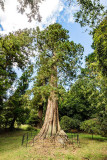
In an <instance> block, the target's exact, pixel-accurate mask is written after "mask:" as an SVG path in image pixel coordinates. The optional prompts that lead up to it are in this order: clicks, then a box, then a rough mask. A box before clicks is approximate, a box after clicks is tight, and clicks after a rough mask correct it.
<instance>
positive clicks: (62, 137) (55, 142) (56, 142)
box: [30, 130, 71, 148]
mask: <svg viewBox="0 0 107 160" xmlns="http://www.w3.org/2000/svg"><path fill="white" fill-rule="evenodd" d="M30 143H32V144H33V143H37V144H38V143H41V144H43V146H47V144H50V145H52V146H53V147H56V146H61V147H63V148H66V147H67V145H69V144H71V141H70V140H69V139H68V136H67V134H66V133H65V132H64V131H63V130H60V131H58V132H57V134H56V135H54V136H50V137H48V138H44V137H40V136H39V135H37V136H36V137H35V138H34V142H33V141H32V142H30Z"/></svg>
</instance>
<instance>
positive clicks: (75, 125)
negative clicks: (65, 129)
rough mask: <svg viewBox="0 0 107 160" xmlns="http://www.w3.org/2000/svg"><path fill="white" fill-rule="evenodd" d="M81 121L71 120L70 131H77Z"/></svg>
mask: <svg viewBox="0 0 107 160" xmlns="http://www.w3.org/2000/svg"><path fill="white" fill-rule="evenodd" d="M80 124H81V121H80V120H79V119H73V118H71V128H72V129H79V128H80Z"/></svg>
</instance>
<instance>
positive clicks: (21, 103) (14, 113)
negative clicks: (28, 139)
mask: <svg viewBox="0 0 107 160" xmlns="http://www.w3.org/2000/svg"><path fill="white" fill-rule="evenodd" d="M32 72H33V70H32V66H30V67H29V68H27V69H26V70H25V71H24V73H23V74H22V76H21V77H20V80H19V82H18V85H17V89H16V90H15V92H14V94H13V95H12V96H10V97H9V99H8V100H7V101H6V102H5V105H4V108H3V111H2V115H3V119H2V121H1V122H0V124H1V123H2V126H3V125H4V126H5V127H10V128H11V129H13V128H14V123H15V121H16V122H17V123H18V124H20V123H24V122H25V121H26V119H28V117H29V112H30V110H29V108H28V107H27V105H26V101H25V99H24V97H23V96H24V95H25V92H26V90H27V88H28V86H29V77H31V75H32Z"/></svg>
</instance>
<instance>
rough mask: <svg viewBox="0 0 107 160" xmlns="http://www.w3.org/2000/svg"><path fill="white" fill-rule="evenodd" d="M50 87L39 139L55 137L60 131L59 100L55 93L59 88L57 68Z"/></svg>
mask: <svg viewBox="0 0 107 160" xmlns="http://www.w3.org/2000/svg"><path fill="white" fill-rule="evenodd" d="M50 86H51V87H52V90H51V92H50V96H49V98H48V104H47V111H46V115H45V120H44V124H43V126H42V128H41V130H40V133H39V135H38V136H39V137H41V138H47V137H50V136H55V135H56V134H57V132H58V131H60V125H59V116H58V100H57V95H56V93H55V88H57V67H56V66H54V67H53V68H52V75H51V80H50Z"/></svg>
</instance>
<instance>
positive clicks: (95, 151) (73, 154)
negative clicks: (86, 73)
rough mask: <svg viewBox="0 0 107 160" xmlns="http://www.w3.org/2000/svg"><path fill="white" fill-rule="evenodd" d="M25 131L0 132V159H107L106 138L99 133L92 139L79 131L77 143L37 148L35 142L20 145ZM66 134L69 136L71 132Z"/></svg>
mask: <svg viewBox="0 0 107 160" xmlns="http://www.w3.org/2000/svg"><path fill="white" fill-rule="evenodd" d="M26 132H27V131H26V130H16V131H14V132H4V133H2V134H0V160H88V159H89V160H107V152H106V151H107V139H106V138H104V137H101V136H99V135H94V139H93V140H92V136H91V135H89V134H82V133H81V134H79V140H80V144H79V145H78V144H77V143H76V141H75V142H74V144H73V145H71V146H68V147H67V148H66V149H65V148H61V147H59V148H58V147H56V148H51V149H49V148H46V147H44V148H38V150H37V148H35V147H36V143H35V146H32V147H29V146H28V147H26V146H25V145H24V146H22V145H21V141H22V135H23V134H24V133H26ZM33 133H35V134H37V132H35V131H33ZM68 136H69V138H71V134H68ZM42 150H43V153H42ZM40 151H41V152H40ZM40 153H41V154H40Z"/></svg>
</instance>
